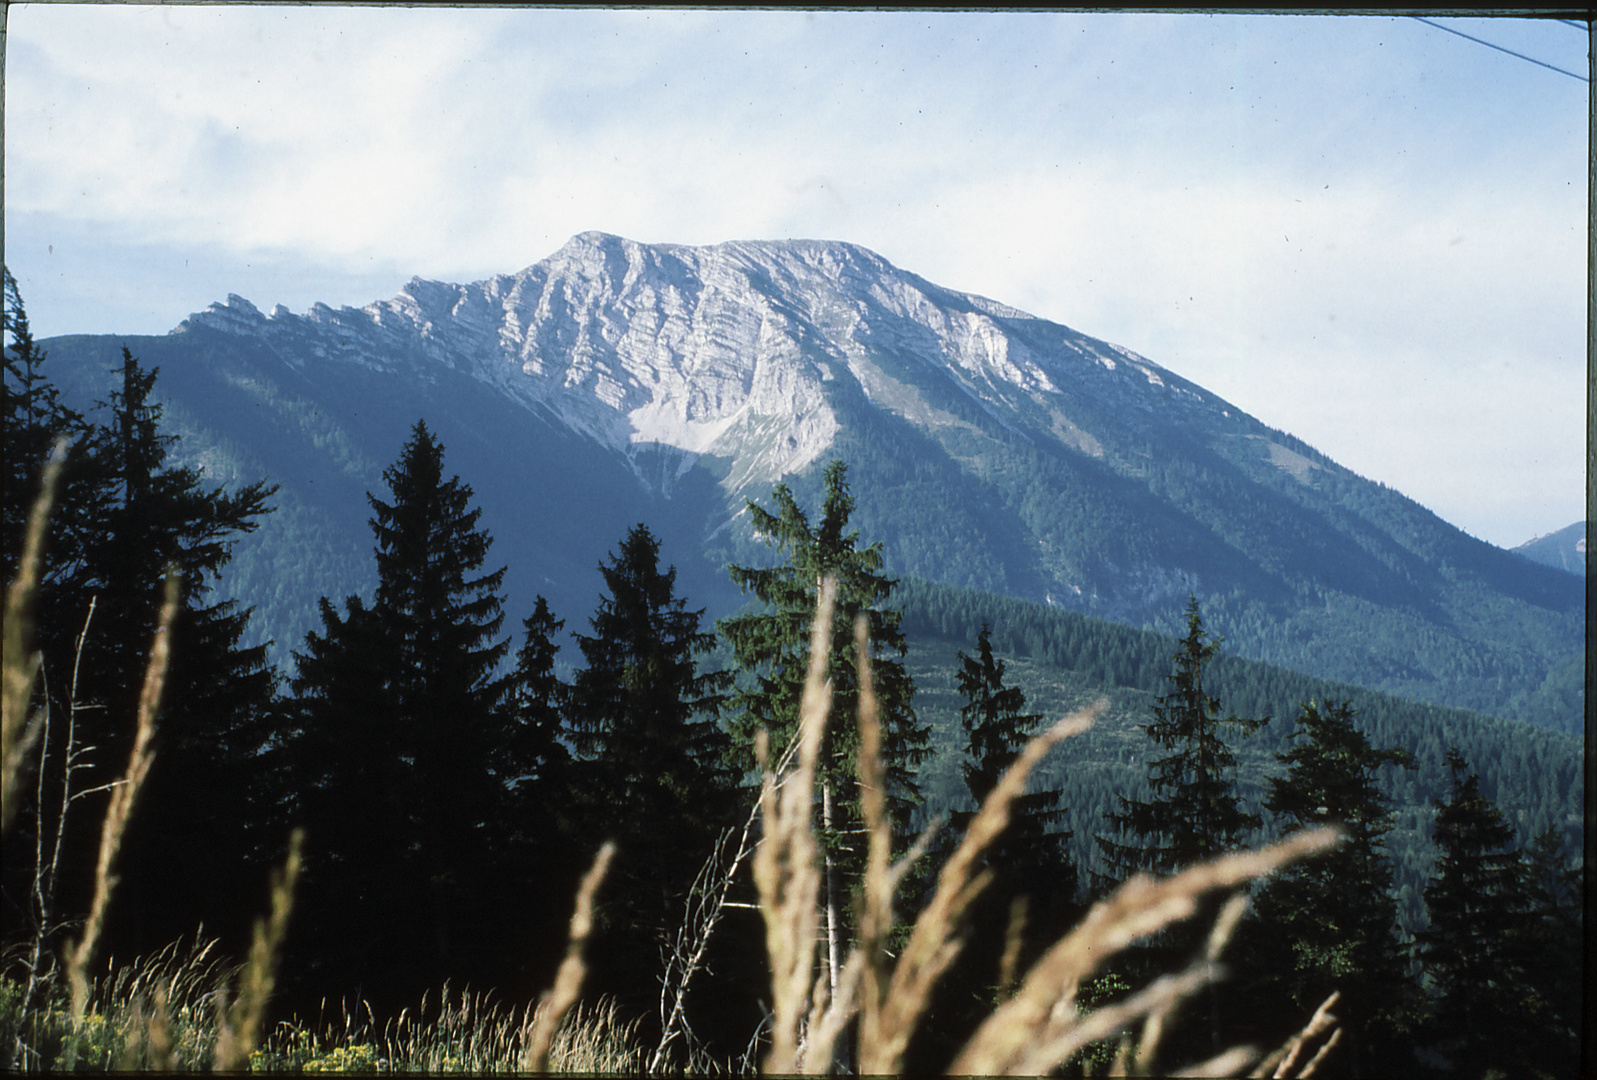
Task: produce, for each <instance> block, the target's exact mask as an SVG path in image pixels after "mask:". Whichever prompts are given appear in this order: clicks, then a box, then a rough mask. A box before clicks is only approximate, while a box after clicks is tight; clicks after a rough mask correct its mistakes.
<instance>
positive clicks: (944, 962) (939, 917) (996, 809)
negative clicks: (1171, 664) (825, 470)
mask: <svg viewBox="0 0 1597 1080" xmlns="http://www.w3.org/2000/svg"><path fill="white" fill-rule="evenodd" d="M864 684H865V669H864V667H863V664H862V677H861V685H862V691H861V699H860V700H861V708H860V731H861V740H860V745H861V750H860V757H861V767H860V775H861V777H862V782H863V778H864V777H867V776H869V777H871V778H872V782H873V783H876V784H880V783H881V782H882V775H883V771H882V766H881V762H880V759H879V747H880V737H879V734H877V730H876V729H877V718H876V715H875V710H874V707H873V708H871V709H867V708H866V707H865V703H866V701H867V695H866V694H865V693H864V690H863V687H864ZM869 700H870V702H871V704H872V706H874V696H872V697H870V698H869ZM1103 708H1104V703H1103V702H1098V703H1096V704H1094V705H1092V706H1091V707H1089V708H1087V709H1085V710H1083V711H1081V712H1079V713H1076V714H1075V715H1073V716H1070V717H1066V718H1065V719H1063V720H1061V721H1059V722H1058V723H1057V724H1055V725H1053V726H1052V727H1051V728H1049V729H1048V730H1047V731H1045V732H1043V733H1042V734H1040V735H1038V736H1037V737H1036V738H1034V739H1032V740H1030V741H1029V742H1028V743H1027V744H1026V746H1025V748H1024V749H1023V750H1022V751H1021V754H1020V756H1019V757H1018V758H1017V759H1016V760H1015V761H1014V763H1013V764H1012V765H1010V767H1009V768H1008V769H1007V770H1006V771H1005V773H1004V775H1003V777H1002V778H1000V780H999V781H998V785H997V786H996V787H995V788H994V789H993V791H992V792H991V794H989V795H988V797H987V799H986V800H985V801H984V802H983V803H982V806H981V809H980V810H978V811H977V813H976V816H975V818H973V819H972V821H971V823H970V827H969V828H968V829H966V831H965V835H964V837H963V838H961V840H960V843H959V846H958V847H957V848H955V850H954V853H953V854H952V855H951V856H949V858H948V861H947V862H946V863H944V864H943V868H942V871H941V872H940V873H939V874H938V878H937V891H936V892H935V893H934V894H933V896H932V899H931V902H930V903H928V904H927V906H926V909H925V910H924V911H922V912H921V914H920V916H919V917H918V918H917V919H916V920H915V925H914V927H913V928H912V929H911V930H910V935H909V940H908V942H907V943H906V944H905V946H904V950H903V953H902V955H901V956H900V957H899V959H898V963H897V964H896V965H895V966H894V968H893V973H892V979H891V981H890V982H889V983H887V985H886V986H885V990H882V989H877V991H876V992H877V993H880V994H881V997H879V998H878V999H877V1000H878V1002H879V1004H877V1003H876V1002H872V1001H871V999H870V993H869V987H868V994H867V1000H866V1003H865V1005H864V1007H863V1010H862V1016H863V1017H864V1020H863V1022H862V1023H861V1030H860V1068H861V1071H862V1072H864V1073H867V1074H872V1075H877V1074H891V1073H897V1072H898V1071H899V1070H900V1069H901V1068H902V1067H903V1061H904V1052H905V1050H906V1049H907V1048H908V1045H909V1039H910V1036H911V1035H912V1034H913V1033H914V1030H915V1027H916V1025H917V1024H918V1023H919V1021H920V1017H921V1014H922V1013H923V1012H924V1011H925V1009H926V1006H927V1004H928V1003H929V1002H930V1000H931V992H932V988H933V987H934V986H935V985H936V983H937V980H938V979H939V978H940V977H941V976H942V974H943V972H944V971H946V970H947V968H948V966H949V964H951V963H953V961H954V958H955V957H956V956H957V955H958V954H959V950H960V947H961V945H962V944H963V939H962V931H963V925H962V923H963V918H964V915H965V912H966V911H967V910H968V909H969V907H970V905H971V902H972V901H974V900H975V898H976V896H977V895H978V894H979V893H980V892H981V890H982V889H984V888H985V887H986V886H987V884H988V882H989V881H990V880H991V873H990V872H988V871H982V872H977V871H976V867H977V864H978V861H979V860H980V858H981V855H982V853H983V852H984V851H986V850H987V848H988V846H990V845H991V844H992V843H993V841H994V840H996V839H997V838H998V836H999V835H1000V834H1001V833H1002V832H1003V831H1004V829H1005V828H1006V827H1007V826H1008V824H1009V819H1010V807H1011V806H1012V804H1013V803H1014V801H1015V800H1016V799H1018V798H1020V796H1022V795H1024V794H1025V792H1026V783H1027V781H1028V780H1029V779H1030V777H1031V773H1032V771H1033V770H1034V769H1035V768H1036V767H1037V765H1038V764H1040V763H1041V762H1042V760H1043V758H1044V757H1046V756H1047V754H1048V752H1049V751H1050V750H1052V749H1053V748H1054V746H1055V745H1056V744H1057V743H1059V742H1060V741H1061V740H1063V739H1067V738H1069V737H1070V736H1072V735H1078V734H1080V733H1081V732H1084V731H1086V730H1087V729H1088V728H1090V727H1091V726H1092V724H1093V722H1094V721H1095V720H1096V719H1097V717H1098V715H1099V714H1100V713H1101V712H1102V711H1103ZM867 748H869V750H870V752H871V755H872V756H873V757H875V758H876V759H877V760H875V761H874V762H872V763H871V764H870V765H869V766H868V767H867V765H866V763H865V757H866V750H867ZM867 794H869V789H868V788H867V789H865V790H864V791H862V798H863V797H864V796H865V795H867ZM873 801H874V803H875V805H876V807H877V813H878V815H880V807H881V804H882V798H881V795H880V794H877V795H876V797H875V799H874V800H873ZM878 836H879V837H880V843H881V851H882V858H881V860H880V865H878V863H877V862H876V861H873V862H872V863H871V865H870V868H869V871H868V880H867V885H866V889H867V896H868V897H870V898H873V899H872V900H871V901H868V903H867V911H868V912H870V910H871V908H872V907H875V908H876V910H875V911H874V912H873V913H872V915H873V919H874V925H876V926H877V928H878V929H877V936H876V937H875V938H874V939H872V940H871V942H870V947H871V948H872V949H873V950H875V953H876V956H875V959H873V960H872V961H871V962H869V963H867V965H866V966H867V970H871V969H873V968H879V966H881V965H883V964H884V962H885V953H883V952H881V945H880V943H881V941H883V940H885V935H886V932H887V929H888V928H889V927H890V925H891V919H892V909H891V898H892V891H893V887H894V886H895V885H896V881H890V880H887V875H886V873H885V872H884V869H883V868H885V865H886V850H887V846H888V845H889V844H890V843H891V835H890V833H889V831H888V827H887V823H886V821H885V820H879V822H878V824H877V827H876V828H873V831H872V852H873V854H874V853H875V851H876V843H877V839H878ZM876 874H880V875H881V878H880V879H879V882H871V881H870V880H869V875H876ZM900 875H901V871H900V874H898V875H893V876H894V877H895V878H896V877H897V876H900ZM863 945H865V942H864V941H863V940H862V946H863Z"/></svg>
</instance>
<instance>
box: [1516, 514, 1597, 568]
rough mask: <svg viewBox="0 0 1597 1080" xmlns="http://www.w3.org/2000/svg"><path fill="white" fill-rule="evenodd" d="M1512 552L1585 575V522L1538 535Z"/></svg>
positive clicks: (1546, 564) (1543, 563) (1578, 522)
mask: <svg viewBox="0 0 1597 1080" xmlns="http://www.w3.org/2000/svg"><path fill="white" fill-rule="evenodd" d="M1514 552H1515V553H1516V554H1519V555H1523V556H1525V558H1527V559H1530V560H1531V561H1532V562H1539V563H1541V564H1542V565H1544V566H1556V567H1557V568H1558V569H1560V570H1568V571H1569V572H1570V573H1571V574H1579V575H1580V576H1581V577H1585V576H1586V523H1585V522H1584V521H1577V522H1575V523H1574V524H1573V525H1567V526H1565V527H1564V528H1562V529H1559V530H1558V531H1557V532H1553V533H1548V534H1547V535H1546V536H1538V537H1537V538H1536V539H1534V540H1527V541H1525V543H1523V544H1521V545H1519V547H1517V548H1514Z"/></svg>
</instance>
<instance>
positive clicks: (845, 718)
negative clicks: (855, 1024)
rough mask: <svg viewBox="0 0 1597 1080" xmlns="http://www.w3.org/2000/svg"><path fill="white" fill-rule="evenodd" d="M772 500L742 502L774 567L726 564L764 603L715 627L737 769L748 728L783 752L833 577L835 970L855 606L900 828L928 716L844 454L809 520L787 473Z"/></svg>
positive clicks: (850, 812)
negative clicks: (737, 682)
mask: <svg viewBox="0 0 1597 1080" xmlns="http://www.w3.org/2000/svg"><path fill="white" fill-rule="evenodd" d="M771 498H772V500H773V501H774V503H775V507H774V510H766V509H765V508H764V507H761V506H760V505H758V504H757V503H755V502H753V501H752V500H750V501H749V502H748V503H747V507H748V511H749V518H750V525H751V527H752V529H753V531H754V534H755V535H756V536H758V537H760V538H762V539H763V540H764V541H765V542H766V543H767V544H768V545H769V546H770V547H772V548H774V549H776V550H777V551H778V552H780V553H781V554H782V556H783V559H784V561H783V562H782V563H780V564H778V565H776V566H772V567H749V566H730V567H728V571H729V573H730V574H731V576H732V580H733V581H734V582H735V583H736V584H737V585H738V587H739V588H740V589H741V590H742V591H743V593H744V595H748V594H750V593H752V594H753V595H754V597H755V598H756V599H757V600H759V601H760V602H761V603H762V604H764V605H765V609H764V610H763V611H756V612H751V613H749V614H744V615H738V616H734V617H732V618H727V619H722V620H721V621H720V622H719V623H718V624H717V628H718V629H719V630H720V632H721V635H722V637H723V638H725V639H726V641H727V642H728V643H730V645H731V646H732V650H733V653H734V655H735V656H736V658H737V662H738V665H739V667H740V669H741V670H742V671H743V672H745V673H746V676H745V677H746V678H747V680H748V681H747V682H746V683H745V684H744V685H742V686H741V687H739V688H738V690H737V692H736V693H735V694H734V695H733V698H732V702H731V710H730V712H731V726H732V735H733V740H734V751H735V757H734V762H735V764H736V765H737V767H738V768H739V769H740V771H742V772H745V773H746V772H747V771H748V770H749V769H751V768H752V766H753V764H754V759H753V751H752V748H753V745H754V736H755V732H757V731H758V730H759V729H760V728H765V729H767V730H768V731H769V732H770V745H771V746H772V748H773V750H772V752H773V754H776V753H780V752H781V748H782V747H784V746H786V745H787V744H788V742H789V740H791V739H792V737H793V734H794V732H795V731H796V730H797V722H798V709H799V701H800V697H801V695H802V691H803V685H804V676H805V672H806V670H807V669H808V665H809V641H810V624H811V622H812V621H813V620H814V618H815V604H816V596H817V592H818V588H819V586H820V583H821V581H822V580H824V579H825V578H826V577H827V576H832V577H835V578H836V580H837V601H836V606H835V609H834V612H835V614H834V618H833V624H832V630H831V649H830V656H829V658H828V669H827V674H828V677H829V678H830V679H831V683H832V715H831V720H830V721H829V722H828V724H827V728H826V736H825V741H824V743H823V744H822V748H821V755H820V760H819V762H818V765H817V783H816V786H817V788H818V789H819V790H820V793H821V805H820V807H819V808H818V809H819V813H820V821H819V823H818V824H819V826H820V829H819V831H820V835H821V840H822V844H823V847H824V850H825V853H826V883H825V885H824V889H825V891H826V894H827V895H826V901H827V907H826V915H827V920H826V921H827V936H828V941H827V953H828V963H829V965H830V967H831V970H832V972H833V974H834V975H835V973H836V972H837V970H838V967H839V966H840V964H841V953H842V947H843V942H842V941H841V934H842V927H841V920H842V918H843V915H844V912H845V911H846V910H847V906H846V902H845V899H846V896H847V888H848V886H847V884H846V883H845V880H844V879H845V878H853V876H854V875H855V874H857V872H858V869H859V867H861V866H862V865H863V858H864V842H863V838H862V836H861V833H860V831H859V830H860V821H861V812H860V809H859V796H858V777H857V775H856V765H857V760H858V742H859V731H858V727H857V726H856V723H855V715H856V710H857V708H858V701H859V676H858V660H857V657H856V651H855V645H854V623H855V620H856V618H858V617H860V616H863V617H864V618H865V619H866V624H867V628H868V635H869V641H870V647H871V673H872V678H873V684H874V687H875V691H876V697H877V705H878V709H879V714H880V719H881V725H882V757H883V763H884V765H885V769H886V774H887V783H888V792H887V797H888V807H889V812H890V813H891V814H892V815H893V818H894V820H895V822H896V825H897V829H896V831H897V834H898V835H899V836H903V835H904V833H905V832H906V826H907V823H908V818H909V813H910V811H911V809H912V808H913V807H914V806H915V805H916V804H917V803H918V801H919V788H918V787H917V785H916V784H915V779H914V770H915V766H916V765H918V764H919V763H920V761H921V759H922V758H923V757H925V755H926V754H927V752H928V751H927V749H926V747H927V743H928V741H929V738H930V735H929V728H928V727H927V726H926V725H923V724H920V723H918V722H917V720H916V717H915V712H914V709H913V707H912V705H911V698H912V696H913V695H914V692H915V687H914V683H913V681H912V680H911V679H910V677H909V673H908V672H907V671H906V670H905V669H904V662H903V657H904V655H905V653H906V651H907V650H906V646H905V644H904V634H903V631H902V630H901V629H900V627H899V621H900V612H899V611H898V610H897V609H894V608H890V607H887V606H886V604H887V600H888V598H889V597H890V596H891V595H892V591H893V587H894V586H895V585H896V584H897V582H895V581H894V580H892V579H891V578H888V577H886V576H885V575H884V574H882V572H881V569H882V549H881V544H879V543H877V544H871V545H870V546H868V547H861V546H860V536H859V532H858V530H850V529H849V527H848V524H849V517H850V516H851V515H852V513H853V511H854V497H853V496H852V495H851V494H850V493H849V490H848V469H847V466H846V465H845V464H844V463H843V462H841V461H833V462H831V463H830V464H828V465H827V466H826V471H825V499H824V502H823V504H822V507H821V517H820V521H819V522H817V523H815V524H814V525H812V524H811V523H810V521H809V519H808V517H807V516H806V515H805V513H804V511H803V510H801V509H800V508H799V506H798V503H797V501H796V500H795V499H794V497H793V493H792V491H791V490H790V489H789V488H788V486H787V485H786V484H779V485H778V486H777V487H776V488H775V489H774V490H773V491H772V492H771Z"/></svg>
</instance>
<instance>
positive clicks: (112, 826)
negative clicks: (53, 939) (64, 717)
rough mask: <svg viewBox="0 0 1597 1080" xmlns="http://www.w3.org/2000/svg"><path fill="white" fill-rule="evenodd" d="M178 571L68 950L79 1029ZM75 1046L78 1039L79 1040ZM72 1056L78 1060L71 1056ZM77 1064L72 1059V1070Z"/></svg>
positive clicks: (159, 675) (155, 693) (139, 775)
mask: <svg viewBox="0 0 1597 1080" xmlns="http://www.w3.org/2000/svg"><path fill="white" fill-rule="evenodd" d="M178 592H179V587H178V572H177V569H176V568H175V567H168V568H167V572H166V589H165V594H164V596H163V597H162V600H161V614H160V618H159V621H158V623H157V626H156V630H155V641H154V643H152V644H151V646H150V663H149V666H148V667H147V668H146V669H145V672H144V688H143V690H142V691H141V692H140V694H139V713H138V731H137V733H136V734H135V735H134V739H133V753H132V754H131V755H130V756H129V758H128V768H127V772H126V773H125V774H124V776H123V779H122V781H121V783H119V784H116V785H114V786H113V787H112V790H111V804H110V806H109V807H107V808H106V812H105V821H104V823H103V825H102V827H101V830H100V856H99V861H98V862H97V863H96V865H95V871H94V899H93V901H92V902H91V903H90V905H89V917H88V920H87V922H86V923H85V925H84V928H83V937H82V938H81V939H80V940H79V941H78V943H77V944H76V945H75V946H73V947H72V948H70V949H69V950H68V957H67V984H68V986H70V988H71V991H72V1023H73V1026H74V1028H76V1027H77V1026H79V1025H80V1024H81V1023H82V1021H83V1009H84V1006H85V1005H86V1004H87V1003H88V998H89V981H88V975H87V971H88V967H89V961H90V960H92V959H93V957H94V949H95V946H96V945H97V944H98V943H99V938H100V928H101V927H102V926H103V925H104V922H105V909H106V907H107V905H108V904H109V903H110V901H111V892H112V890H113V889H114V888H115V887H116V876H115V875H114V874H113V873H112V866H113V865H114V863H115V862H116V854H117V851H118V849H119V848H120V847H121V846H122V834H123V831H124V830H126V828H127V823H128V817H129V815H131V814H132V812H133V800H134V799H135V798H137V796H138V793H139V787H140V785H141V784H143V783H144V777H145V776H146V775H147V774H148V773H149V771H150V763H151V761H152V760H154V754H153V752H152V751H151V749H150V741H151V740H152V739H153V738H154V737H155V718H156V715H157V713H158V712H159V711H160V708H161V694H162V691H163V690H164V689H165V686H166V671H167V663H168V661H169V659H170V656H171V647H172V644H171V637H172V621H173V620H174V619H175V618H176V617H177V606H178ZM73 1045H74V1048H75V1047H76V1040H74V1044H73ZM68 1056H69V1058H70V1057H73V1056H75V1055H74V1054H70V1053H69V1055H68ZM74 1064H75V1062H74V1061H70V1060H69V1061H68V1062H67V1067H68V1068H72V1067H73V1065H74Z"/></svg>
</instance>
